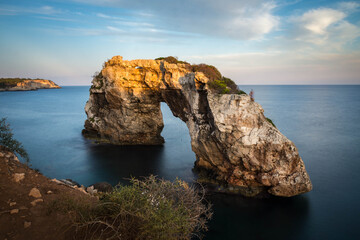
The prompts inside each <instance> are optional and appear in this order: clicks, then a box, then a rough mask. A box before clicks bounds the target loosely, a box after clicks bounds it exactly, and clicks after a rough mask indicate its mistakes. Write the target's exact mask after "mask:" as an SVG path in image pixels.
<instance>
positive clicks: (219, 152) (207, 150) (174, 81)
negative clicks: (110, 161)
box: [83, 56, 312, 196]
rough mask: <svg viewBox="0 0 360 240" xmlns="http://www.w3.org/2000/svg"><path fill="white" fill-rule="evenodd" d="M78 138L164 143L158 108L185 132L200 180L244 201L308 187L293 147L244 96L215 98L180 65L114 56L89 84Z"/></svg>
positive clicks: (197, 75) (201, 79) (201, 77)
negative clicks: (182, 125)
mask: <svg viewBox="0 0 360 240" xmlns="http://www.w3.org/2000/svg"><path fill="white" fill-rule="evenodd" d="M92 83H93V85H92V86H91V89H90V98H89V101H88V102H87V103H86V106H85V111H86V113H87V116H88V119H87V120H86V122H85V129H84V130H83V134H84V135H85V136H87V137H89V138H95V139H97V140H99V141H105V142H110V143H113V144H126V145H129V144H150V145H151V144H152V145H153V144H162V143H163V142H164V139H163V138H162V137H161V135H160V133H161V131H162V129H163V126H164V124H163V119H162V114H161V110H160V102H166V103H167V104H168V106H169V107H170V109H171V111H172V112H173V114H174V115H175V116H176V117H179V118H180V119H182V120H183V121H184V122H185V123H186V125H187V126H188V128H189V133H190V136H191V146H192V150H193V151H194V152H195V154H196V158H197V160H196V162H195V167H196V169H198V170H199V171H200V172H201V173H202V174H201V176H202V177H201V179H202V180H204V181H206V182H212V183H216V184H219V185H222V186H225V187H226V188H227V189H230V190H232V191H235V192H240V193H243V194H245V195H251V196H254V195H257V194H258V193H260V192H263V191H267V192H269V193H271V194H273V195H276V196H294V195H297V194H301V193H305V192H308V191H310V190H311V189H312V185H311V182H310V179H309V176H308V174H307V172H306V170H305V167H304V163H303V161H302V159H301V158H300V156H299V153H298V151H297V149H296V147H295V145H294V144H293V143H292V142H291V141H290V140H288V139H287V138H286V137H285V136H284V135H282V134H281V133H280V131H279V130H278V129H276V128H275V127H274V126H273V125H272V124H270V123H269V122H268V121H267V120H266V118H265V116H264V114H263V112H264V110H263V109H262V107H261V106H260V105H259V104H258V103H256V102H254V101H251V99H250V97H249V96H248V95H246V94H241V95H238V94H218V93H216V92H214V91H213V90H212V89H211V88H209V78H207V77H206V76H205V75H204V74H203V73H202V72H192V71H191V69H189V67H188V66H187V65H186V64H182V63H178V64H170V63H168V62H166V61H163V60H133V61H124V60H123V59H122V57H121V56H115V57H113V58H112V59H111V60H109V61H108V62H106V63H105V65H104V68H103V69H102V70H101V72H100V73H99V74H98V75H96V76H95V77H94V79H93V82H92ZM203 173H205V175H206V177H205V178H204V174H203Z"/></svg>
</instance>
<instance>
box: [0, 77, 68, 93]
mask: <svg viewBox="0 0 360 240" xmlns="http://www.w3.org/2000/svg"><path fill="white" fill-rule="evenodd" d="M57 88H61V87H60V86H58V85H57V84H56V83H54V82H53V81H51V80H45V79H25V78H0V91H33V90H38V89H57Z"/></svg>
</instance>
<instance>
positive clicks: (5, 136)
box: [0, 118, 30, 163]
mask: <svg viewBox="0 0 360 240" xmlns="http://www.w3.org/2000/svg"><path fill="white" fill-rule="evenodd" d="M13 136H14V134H13V133H12V131H11V128H10V125H9V124H8V123H6V118H1V119H0V145H2V146H4V147H6V148H7V149H9V150H10V151H12V152H14V153H17V154H18V155H20V156H21V157H22V158H23V159H24V160H25V161H26V163H29V161H30V158H29V155H28V153H27V152H26V150H25V148H24V147H23V145H22V144H21V143H20V142H19V141H17V140H16V139H14V138H13Z"/></svg>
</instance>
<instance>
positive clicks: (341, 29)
mask: <svg viewBox="0 0 360 240" xmlns="http://www.w3.org/2000/svg"><path fill="white" fill-rule="evenodd" d="M346 17H348V14H346V13H345V12H343V11H341V10H337V9H331V8H319V9H312V10H309V11H307V12H305V13H304V14H302V15H301V16H296V17H292V18H291V24H292V25H291V29H292V38H293V39H295V40H297V41H300V42H307V43H311V44H315V45H318V46H324V47H326V48H327V50H329V48H330V47H332V48H334V49H339V48H341V47H342V46H343V45H345V44H346V43H348V42H351V41H353V40H354V39H356V38H357V37H359V36H360V35H359V34H360V29H359V27H358V26H355V25H354V24H351V23H349V22H348V21H346Z"/></svg>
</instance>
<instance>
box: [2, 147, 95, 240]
mask: <svg viewBox="0 0 360 240" xmlns="http://www.w3.org/2000/svg"><path fill="white" fill-rule="evenodd" d="M89 189H91V190H93V188H91V187H90V188H89ZM59 199H62V200H64V199H74V200H75V201H81V202H89V203H92V202H95V201H97V198H96V197H93V196H92V195H91V194H90V193H88V192H86V191H85V188H84V187H79V188H77V187H74V186H71V185H69V184H67V183H66V181H65V182H63V181H58V180H56V179H53V180H50V179H48V178H46V177H45V176H43V175H42V174H40V173H38V172H36V171H35V170H33V169H31V168H29V167H28V166H26V165H25V164H22V163H21V162H19V160H18V158H17V157H16V156H15V154H13V153H12V152H10V151H8V150H7V149H6V148H4V147H2V146H0V239H9V240H10V239H17V240H20V239H21V240H27V239H48V240H60V239H61V240H65V239H73V237H74V231H73V229H69V226H71V224H72V222H71V217H72V215H71V214H70V215H69V214H68V213H66V212H64V211H60V210H59V209H56V208H55V209H54V208H53V207H52V204H53V203H54V202H55V201H57V200H59Z"/></svg>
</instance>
